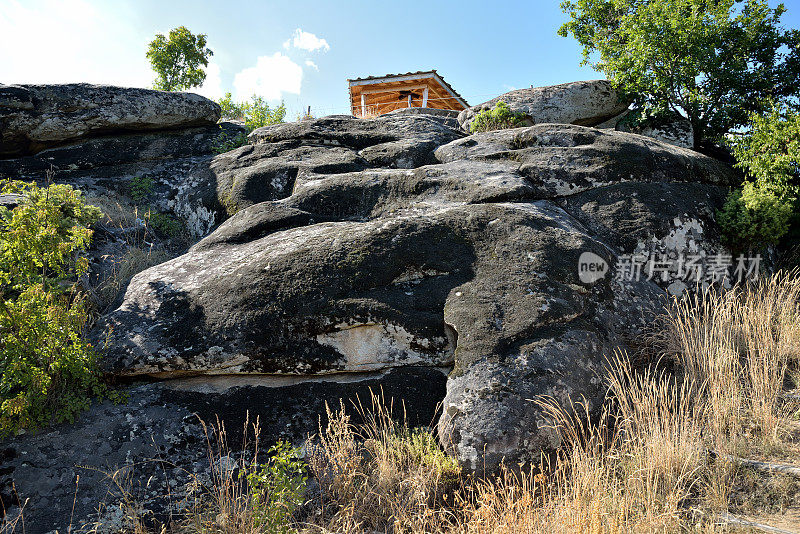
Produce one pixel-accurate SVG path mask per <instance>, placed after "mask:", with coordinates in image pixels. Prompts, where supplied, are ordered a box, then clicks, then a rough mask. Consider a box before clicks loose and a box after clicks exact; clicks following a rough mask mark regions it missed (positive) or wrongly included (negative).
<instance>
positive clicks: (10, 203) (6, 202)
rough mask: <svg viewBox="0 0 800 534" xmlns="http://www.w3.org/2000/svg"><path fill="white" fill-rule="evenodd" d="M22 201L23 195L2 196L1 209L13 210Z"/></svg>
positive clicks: (0, 200)
mask: <svg viewBox="0 0 800 534" xmlns="http://www.w3.org/2000/svg"><path fill="white" fill-rule="evenodd" d="M21 200H22V195H0V207H3V208H7V209H10V210H13V209H14V208H16V207H17V206H18V205H19V203H20V201H21Z"/></svg>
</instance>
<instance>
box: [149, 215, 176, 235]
mask: <svg viewBox="0 0 800 534" xmlns="http://www.w3.org/2000/svg"><path fill="white" fill-rule="evenodd" d="M146 218H147V219H148V221H149V223H150V226H151V227H152V228H153V229H154V230H155V231H156V232H158V233H159V234H161V235H162V236H164V237H177V236H179V235H181V234H182V233H183V232H184V231H185V230H186V225H185V224H184V223H183V221H181V220H180V219H178V218H176V217H173V216H172V215H167V214H166V213H159V212H157V211H150V212H148V213H147V215H146Z"/></svg>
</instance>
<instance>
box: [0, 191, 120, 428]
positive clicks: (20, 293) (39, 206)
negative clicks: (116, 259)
mask: <svg viewBox="0 0 800 534" xmlns="http://www.w3.org/2000/svg"><path fill="white" fill-rule="evenodd" d="M0 192H2V193H14V194H20V195H22V197H23V200H22V202H21V203H20V205H19V206H17V207H16V208H15V209H14V210H8V209H6V208H0V437H3V436H7V435H9V434H12V433H14V432H16V431H17V430H19V429H22V428H28V427H33V428H35V427H38V426H41V425H44V424H46V423H48V422H50V421H56V422H62V421H71V420H73V418H74V417H75V415H76V414H77V413H78V412H79V411H81V410H83V409H85V408H86V407H87V406H88V405H89V399H90V398H91V397H92V396H96V395H101V394H103V393H104V392H105V387H104V385H103V383H102V381H101V379H100V373H99V371H98V370H97V365H96V364H97V353H96V351H95V350H94V348H93V347H92V345H91V344H90V343H89V342H88V341H87V340H86V339H85V338H84V336H83V333H84V328H85V326H86V322H87V313H86V309H85V301H84V298H83V296H82V294H81V293H80V291H79V288H78V283H77V280H78V279H79V278H80V277H81V276H83V275H84V274H85V273H86V272H87V270H88V261H87V259H86V257H84V256H82V255H81V254H82V252H84V251H85V250H86V248H87V247H88V245H89V240H90V239H91V236H92V230H91V229H90V226H91V225H92V224H93V223H94V222H96V221H97V220H98V219H99V218H100V216H101V213H100V210H99V209H97V208H96V207H94V206H87V205H86V204H85V203H84V200H83V197H82V195H81V193H80V191H77V190H75V189H73V188H72V187H71V186H69V185H63V184H55V185H50V186H48V187H45V188H40V187H37V186H36V185H35V184H26V183H23V182H6V183H4V184H3V185H2V188H0Z"/></svg>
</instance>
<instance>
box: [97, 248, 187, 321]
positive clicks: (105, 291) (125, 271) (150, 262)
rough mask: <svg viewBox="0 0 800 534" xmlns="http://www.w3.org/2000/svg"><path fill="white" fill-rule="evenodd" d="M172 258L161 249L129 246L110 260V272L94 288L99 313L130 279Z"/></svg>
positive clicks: (112, 300) (111, 301)
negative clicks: (118, 255)
mask: <svg viewBox="0 0 800 534" xmlns="http://www.w3.org/2000/svg"><path fill="white" fill-rule="evenodd" d="M170 258H172V254H170V253H169V252H167V251H166V250H163V249H158V248H153V247H147V248H140V247H138V246H130V247H128V248H127V249H125V251H124V252H123V254H122V256H120V257H118V258H111V259H110V261H111V262H112V266H111V270H110V272H109V274H108V275H107V276H106V277H105V278H103V279H102V280H101V281H100V282H99V283H98V285H97V287H96V288H95V293H96V294H97V296H98V300H99V305H98V308H99V310H100V311H103V310H105V309H107V308H108V306H109V305H111V303H113V302H114V299H115V298H116V297H117V295H118V294H119V292H120V290H121V289H122V288H123V287H125V286H126V285H127V283H128V282H130V280H131V278H133V277H134V276H135V275H137V274H139V273H140V272H142V271H144V270H145V269H148V268H150V267H153V266H154V265H158V264H160V263H164V262H165V261H167V260H169V259H170Z"/></svg>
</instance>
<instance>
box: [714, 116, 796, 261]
mask: <svg viewBox="0 0 800 534" xmlns="http://www.w3.org/2000/svg"><path fill="white" fill-rule="evenodd" d="M730 145H731V147H732V149H733V153H734V155H735V156H736V160H737V164H736V165H737V167H739V168H741V169H742V170H743V171H744V172H745V173H746V175H747V180H748V181H746V182H745V184H744V186H743V187H742V188H741V189H740V190H736V191H734V192H732V193H731V194H730V195H729V196H728V199H727V201H726V203H725V206H724V208H723V209H722V211H721V212H719V213H718V215H717V220H718V221H719V223H720V226H721V228H722V231H723V236H724V237H725V239H726V241H727V244H728V246H730V247H731V248H734V249H737V248H741V249H745V248H760V247H762V246H764V245H768V244H777V243H778V242H779V240H780V239H781V238H783V237H784V236H785V235H787V233H789V231H790V229H791V226H792V225H794V226H796V225H797V222H798V221H797V209H796V206H797V192H798V186H800V183H798V182H799V181H800V114H798V113H796V112H793V111H791V110H790V109H789V108H788V107H787V106H778V105H776V106H773V108H772V109H771V110H770V111H769V112H767V113H764V114H753V115H751V117H750V123H749V128H748V129H747V130H746V131H745V132H744V133H743V134H741V135H738V136H731V140H730ZM793 219H794V221H793Z"/></svg>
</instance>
